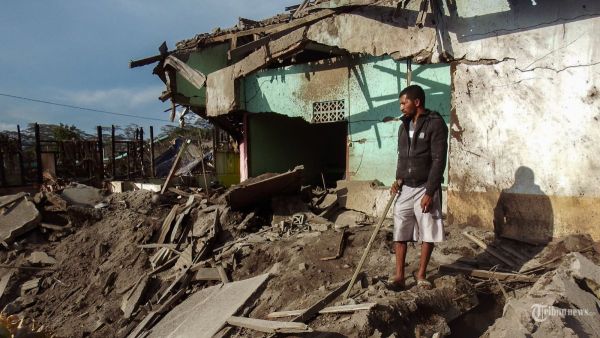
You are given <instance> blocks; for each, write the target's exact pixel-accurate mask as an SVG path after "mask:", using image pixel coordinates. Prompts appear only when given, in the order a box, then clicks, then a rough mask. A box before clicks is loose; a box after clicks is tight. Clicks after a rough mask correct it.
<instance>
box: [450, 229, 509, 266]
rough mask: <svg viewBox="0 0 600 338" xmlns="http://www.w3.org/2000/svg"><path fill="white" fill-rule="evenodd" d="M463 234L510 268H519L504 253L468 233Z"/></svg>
mask: <svg viewBox="0 0 600 338" xmlns="http://www.w3.org/2000/svg"><path fill="white" fill-rule="evenodd" d="M462 234H463V236H465V237H467V238H468V239H470V240H471V241H472V242H473V243H475V244H477V245H478V246H479V247H480V248H482V249H483V250H485V251H486V252H487V253H489V254H490V255H492V256H494V257H496V258H497V259H499V260H500V261H501V262H502V263H504V264H506V265H508V266H510V267H511V268H512V269H516V268H517V264H516V263H515V262H513V261H512V260H511V259H509V258H508V257H505V256H504V255H503V254H502V253H500V252H498V250H496V249H494V248H492V247H490V246H488V245H487V244H485V243H484V242H483V241H482V240H480V239H479V238H477V237H475V236H473V235H472V234H470V233H469V232H468V231H463V233H462Z"/></svg>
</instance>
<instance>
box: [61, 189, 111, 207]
mask: <svg viewBox="0 0 600 338" xmlns="http://www.w3.org/2000/svg"><path fill="white" fill-rule="evenodd" d="M62 197H63V198H64V199H66V200H67V201H68V202H70V203H72V204H76V205H81V206H86V207H92V208H93V207H94V206H95V205H96V204H98V203H99V202H100V201H102V198H103V197H102V194H101V193H100V189H97V188H94V187H90V186H87V185H85V184H77V185H75V186H70V187H67V188H65V189H64V190H63V191H62Z"/></svg>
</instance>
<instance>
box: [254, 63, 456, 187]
mask: <svg viewBox="0 0 600 338" xmlns="http://www.w3.org/2000/svg"><path fill="white" fill-rule="evenodd" d="M356 63H357V64H356V65H354V66H350V67H342V68H336V69H329V70H318V69H316V67H318V66H313V65H308V64H303V65H294V66H289V67H284V68H278V69H269V70H264V71H261V72H258V73H255V74H253V75H250V76H248V77H246V78H245V79H244V81H243V89H244V95H243V97H244V103H245V109H246V110H247V111H249V112H251V113H263V112H276V113H279V114H283V115H287V116H290V117H302V118H304V119H305V120H307V121H311V119H312V103H313V102H316V101H328V100H340V99H344V100H345V104H346V117H347V119H348V143H349V146H348V149H349V151H348V155H349V158H348V171H349V177H348V178H349V179H353V180H372V179H378V180H380V181H382V182H383V183H385V184H386V185H389V184H391V182H392V181H393V180H394V176H395V171H396V161H397V151H396V149H397V132H398V127H399V124H400V122H399V121H391V122H385V123H384V122H383V119H384V118H385V117H399V116H400V108H399V103H398V94H399V92H400V91H401V90H402V88H405V87H406V70H407V65H406V62H405V61H395V60H393V59H391V58H389V57H364V58H361V59H359V60H358V62H356ZM412 83H413V84H419V85H421V86H423V88H424V89H425V92H426V95H427V107H428V108H429V109H432V110H436V111H438V112H439V113H440V114H442V116H444V118H445V120H446V123H449V114H450V67H449V65H443V64H441V65H413V66H412ZM264 132H268V131H264ZM249 135H250V138H251V139H252V138H260V137H261V134H260V133H253V132H252V131H250V134H249ZM251 144H252V143H251ZM257 152H260V149H256V148H255V149H253V150H252V151H251V154H250V156H251V157H252V156H253V155H252V153H254V154H256V153H257ZM274 160H275V161H276V159H274ZM250 161H252V159H250ZM446 171H447V170H446ZM445 177H447V173H446V174H445ZM445 181H446V182H447V179H446V180H445Z"/></svg>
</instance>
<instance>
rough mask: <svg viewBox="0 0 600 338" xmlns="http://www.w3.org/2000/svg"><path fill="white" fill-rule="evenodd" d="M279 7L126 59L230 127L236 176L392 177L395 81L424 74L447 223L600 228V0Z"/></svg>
mask: <svg viewBox="0 0 600 338" xmlns="http://www.w3.org/2000/svg"><path fill="white" fill-rule="evenodd" d="M286 10H287V12H285V13H283V14H279V15H277V16H274V17H272V18H269V19H266V20H263V21H254V20H249V19H244V18H240V19H239V23H238V24H237V25H236V26H235V27H233V28H230V29H224V30H222V29H216V30H215V31H213V32H212V33H210V34H200V35H197V36H196V37H194V38H191V39H189V40H184V41H181V42H179V43H177V46H176V48H175V49H173V50H168V49H167V48H166V45H163V46H161V48H160V49H159V50H160V54H159V55H156V56H153V57H149V58H146V59H143V60H137V61H132V62H131V64H130V66H131V67H137V66H142V65H147V64H152V63H157V65H156V66H155V68H154V73H155V74H156V75H157V76H158V77H160V78H161V80H162V81H163V82H164V83H165V85H166V89H165V91H164V92H163V94H162V95H161V96H160V99H161V100H163V101H167V100H170V101H171V102H172V105H173V116H172V117H174V114H175V107H176V105H181V106H185V107H189V108H190V109H191V111H193V112H195V113H196V114H198V115H200V116H203V117H205V118H207V119H209V120H210V121H211V122H212V123H213V124H214V125H216V126H218V127H219V129H220V130H223V131H225V132H227V133H229V134H230V135H231V136H232V137H233V138H235V139H236V140H237V142H238V144H239V154H235V155H232V154H231V153H225V152H219V151H217V152H216V153H215V158H216V163H217V171H218V172H220V174H228V175H230V176H231V171H235V172H239V179H240V180H241V181H243V180H245V179H247V178H248V177H254V176H257V175H260V174H263V173H266V172H282V171H286V170H289V169H291V168H294V167H295V166H296V165H304V166H305V180H307V182H310V183H321V182H322V181H326V184H327V185H329V186H333V185H335V182H336V181H337V180H346V181H371V180H378V181H380V182H382V183H383V184H384V185H389V184H390V183H391V182H392V181H393V179H394V175H395V169H396V161H397V153H396V148H397V131H398V127H399V124H400V121H399V120H398V118H399V116H400V110H399V104H398V94H399V92H400V91H401V90H402V89H403V88H405V87H406V86H407V85H408V84H419V85H421V86H422V87H423V88H424V89H425V91H426V101H427V102H426V106H427V108H429V109H431V110H435V111H438V112H439V113H440V114H441V115H442V116H443V117H444V119H445V121H446V123H447V124H448V126H449V130H450V135H449V154H448V165H447V168H446V173H445V175H444V187H443V189H444V195H445V196H446V197H445V203H444V204H445V205H447V212H448V220H449V223H451V224H464V223H469V224H471V225H478V226H482V227H488V228H490V227H493V226H494V227H501V230H500V231H501V232H502V233H503V234H504V235H505V236H506V237H512V238H517V237H518V238H520V239H526V240H528V241H530V242H545V241H547V240H548V239H550V238H552V237H558V236H562V235H566V234H570V233H590V234H591V235H592V236H593V237H594V238H595V239H600V226H599V225H600V208H597V207H596V205H597V204H598V202H599V198H600V188H599V187H600V184H599V183H600V182H598V181H599V180H600V178H599V177H600V176H598V175H596V174H594V172H595V168H598V166H599V165H600V162H599V161H600V159H598V157H597V156H596V155H595V154H597V152H598V144H600V133H598V132H597V127H598V125H597V124H598V123H600V122H599V119H600V117H599V116H598V106H599V102H598V98H599V96H600V95H598V90H599V89H598V88H599V87H600V83H599V82H600V80H599V79H598V76H597V75H594V74H597V73H598V69H599V68H600V65H599V62H600V61H599V58H600V53H598V48H597V47H595V46H596V42H597V41H596V40H597V39H598V38H597V34H595V33H594V32H597V29H598V26H599V25H600V19H599V18H598V15H599V14H600V3H598V2H597V1H584V0H581V1H580V0H577V1H572V2H569V3H568V4H567V3H564V2H562V1H557V0H548V1H533V0H532V1H513V0H482V1H477V2H474V1H460V0H447V1H442V0H431V1H429V0H423V1H369V0H332V1H318V0H317V1H304V2H302V3H301V4H300V5H298V6H294V7H292V8H287V9H286ZM238 156H239V158H238ZM232 157H233V158H232ZM238 161H239V162H238ZM237 163H239V168H237ZM385 193H386V190H385V189H383V188H382V189H380V191H379V194H380V195H383V194H385ZM376 200H377V201H376V202H375V203H380V201H383V202H381V203H383V204H384V203H385V199H376ZM375 210H381V208H379V207H375ZM584 210H585V212H582V211H584Z"/></svg>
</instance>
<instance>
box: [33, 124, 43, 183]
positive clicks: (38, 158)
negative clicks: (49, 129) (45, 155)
mask: <svg viewBox="0 0 600 338" xmlns="http://www.w3.org/2000/svg"><path fill="white" fill-rule="evenodd" d="M34 130H35V162H36V164H37V173H36V174H37V183H39V184H42V183H43V182H44V178H43V173H42V172H43V169H42V140H41V138H40V125H39V124H37V123H36V124H35V126H34Z"/></svg>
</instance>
